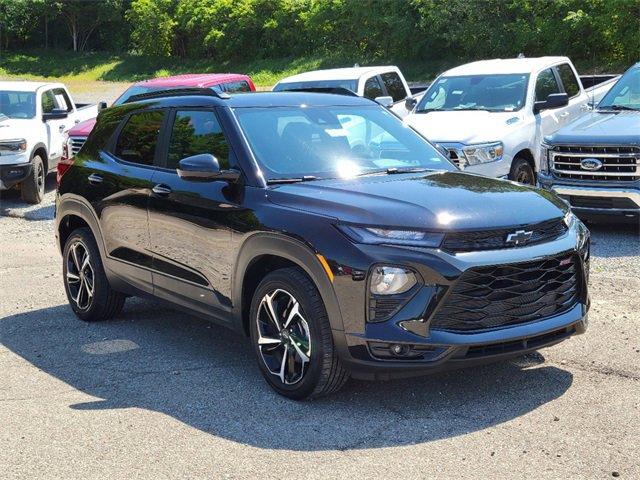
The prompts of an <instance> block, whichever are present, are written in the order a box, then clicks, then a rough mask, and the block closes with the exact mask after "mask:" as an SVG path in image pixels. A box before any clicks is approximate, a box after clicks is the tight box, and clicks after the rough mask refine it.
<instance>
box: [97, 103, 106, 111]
mask: <svg viewBox="0 0 640 480" xmlns="http://www.w3.org/2000/svg"><path fill="white" fill-rule="evenodd" d="M105 108H107V102H105V101H104V100H102V101H101V102H99V103H98V113H100V112H101V111H102V110H104V109H105Z"/></svg>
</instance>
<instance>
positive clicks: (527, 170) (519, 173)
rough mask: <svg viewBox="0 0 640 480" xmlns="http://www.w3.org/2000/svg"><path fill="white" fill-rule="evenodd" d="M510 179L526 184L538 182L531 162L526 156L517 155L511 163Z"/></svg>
mask: <svg viewBox="0 0 640 480" xmlns="http://www.w3.org/2000/svg"><path fill="white" fill-rule="evenodd" d="M509 179H510V180H513V181H515V182H518V183H523V184H524V185H533V186H535V184H536V174H535V172H534V171H533V168H531V164H530V163H529V162H527V161H526V160H525V159H524V158H520V157H516V158H514V159H513V163H512V164H511V172H509Z"/></svg>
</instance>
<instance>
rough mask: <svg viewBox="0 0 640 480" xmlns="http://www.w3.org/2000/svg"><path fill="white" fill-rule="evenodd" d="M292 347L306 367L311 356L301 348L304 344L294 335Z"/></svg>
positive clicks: (292, 336)
mask: <svg viewBox="0 0 640 480" xmlns="http://www.w3.org/2000/svg"><path fill="white" fill-rule="evenodd" d="M291 345H292V346H293V349H294V350H295V351H296V354H297V355H298V357H299V358H300V360H302V365H303V367H304V364H305V363H307V362H308V361H309V355H307V354H306V353H305V352H303V351H302V348H300V346H304V343H303V342H302V341H301V340H299V339H298V338H297V337H295V336H294V335H293V334H292V335H291Z"/></svg>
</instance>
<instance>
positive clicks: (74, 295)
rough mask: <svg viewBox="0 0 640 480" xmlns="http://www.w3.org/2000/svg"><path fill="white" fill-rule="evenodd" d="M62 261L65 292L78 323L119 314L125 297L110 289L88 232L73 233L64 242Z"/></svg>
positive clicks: (81, 230) (90, 234)
mask: <svg viewBox="0 0 640 480" xmlns="http://www.w3.org/2000/svg"><path fill="white" fill-rule="evenodd" d="M62 259H63V263H62V274H63V277H64V289H65V292H66V294H67V299H68V300H69V304H70V305H71V308H72V309H73V313H75V314H76V316H77V317H78V318H79V319H80V320H84V321H85V322H95V321H99V320H107V319H109V318H112V317H114V316H116V315H117V314H118V313H120V311H121V310H122V307H123V306H124V301H125V299H126V296H125V295H124V294H122V293H120V292H116V291H115V290H113V289H112V288H111V285H110V284H109V280H108V279H107V276H106V274H105V271H104V267H103V265H102V259H101V258H100V250H99V249H98V245H96V241H95V239H94V238H93V234H92V233H91V230H89V229H88V228H79V229H77V230H74V231H73V232H72V233H71V235H69V238H67V241H66V242H65V245H64V250H63V254H62Z"/></svg>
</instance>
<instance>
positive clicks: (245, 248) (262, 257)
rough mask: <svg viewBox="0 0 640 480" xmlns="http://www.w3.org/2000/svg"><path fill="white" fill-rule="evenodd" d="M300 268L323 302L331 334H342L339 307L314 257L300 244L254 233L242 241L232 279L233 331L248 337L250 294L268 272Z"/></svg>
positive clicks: (286, 238)
mask: <svg viewBox="0 0 640 480" xmlns="http://www.w3.org/2000/svg"><path fill="white" fill-rule="evenodd" d="M286 267H298V268H301V269H302V270H303V271H304V272H305V273H306V274H307V275H308V276H309V278H310V279H311V281H312V282H313V283H314V285H315V286H316V288H317V289H318V292H319V293H320V296H321V297H322V300H323V302H324V305H325V308H326V310H327V314H328V316H329V322H330V324H331V328H332V330H343V325H342V315H341V313H340V306H339V304H338V299H337V297H336V294H335V291H334V289H333V284H332V281H331V280H330V279H329V277H328V276H327V272H326V271H325V270H324V267H323V266H322V264H321V263H320V260H319V259H318V257H317V256H316V253H315V252H314V251H313V250H312V249H311V248H310V247H309V246H307V245H305V244H304V243H302V242H301V241H299V240H296V239H293V238H291V237H287V236H285V235H282V234H275V233H256V234H254V235H252V236H250V237H249V238H248V239H247V240H245V242H244V244H243V245H242V248H241V250H240V253H239V255H238V261H237V262H236V267H235V270H234V276H233V293H232V298H233V305H234V314H235V315H234V317H235V319H236V327H237V329H238V330H239V331H241V332H244V333H245V334H247V335H248V333H249V309H250V307H251V299H252V297H253V293H254V292H255V289H256V288H257V286H258V284H259V283H260V281H261V280H262V279H263V278H264V277H265V276H266V275H267V274H268V273H269V272H271V271H274V270H277V269H280V268H286Z"/></svg>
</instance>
